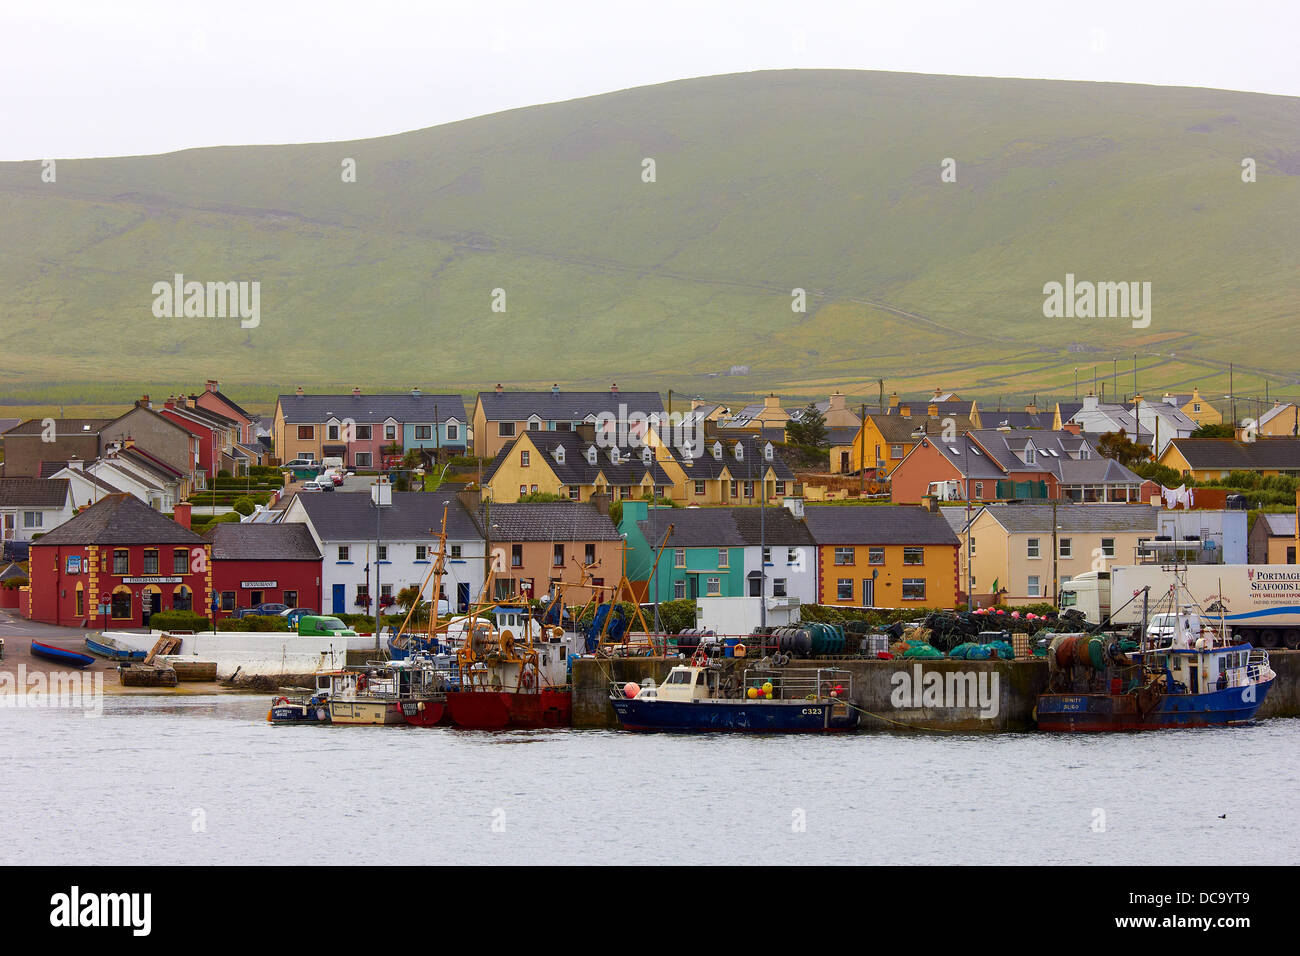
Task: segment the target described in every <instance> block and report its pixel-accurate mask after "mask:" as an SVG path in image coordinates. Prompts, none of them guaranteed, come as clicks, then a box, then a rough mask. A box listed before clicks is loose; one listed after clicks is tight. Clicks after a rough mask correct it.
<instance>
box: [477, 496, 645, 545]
mask: <svg viewBox="0 0 1300 956" xmlns="http://www.w3.org/2000/svg"><path fill="white" fill-rule="evenodd" d="M475 518H476V519H477V521H478V525H479V527H480V528H482V529H484V530H485V531H486V529H487V525H488V521H491V523H492V540H493V541H494V542H495V541H503V542H505V541H618V540H619V539H620V538H621V535H620V534H619V533H618V529H617V528H615V527H614V523H613V522H612V521H610V520H609V515H608V514H605V513H604V512H602V511H600V510H599V509H597V508H596V506H595V505H591V504H587V503H585V502H577V501H545V502H535V503H532V504H493V505H492V506H491V507H490V508H488V509H486V510H485V509H483V508H480V509H479V511H478V513H477V514H476V515H475Z"/></svg>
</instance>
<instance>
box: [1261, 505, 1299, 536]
mask: <svg viewBox="0 0 1300 956" xmlns="http://www.w3.org/2000/svg"><path fill="white" fill-rule="evenodd" d="M1259 517H1260V519H1261V520H1263V522H1264V527H1265V529H1266V530H1267V531H1268V533H1269V534H1270V535H1281V536H1283V537H1287V538H1294V537H1295V514H1294V513H1289V514H1288V513H1280V512H1279V513H1276V514H1275V513H1273V512H1268V511H1266V512H1263V513H1262V514H1260V516H1259Z"/></svg>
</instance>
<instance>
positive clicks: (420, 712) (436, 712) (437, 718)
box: [402, 699, 451, 727]
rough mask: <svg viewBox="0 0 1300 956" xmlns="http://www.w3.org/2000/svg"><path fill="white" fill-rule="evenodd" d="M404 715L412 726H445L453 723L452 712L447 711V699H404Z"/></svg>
mask: <svg viewBox="0 0 1300 956" xmlns="http://www.w3.org/2000/svg"><path fill="white" fill-rule="evenodd" d="M402 716H403V717H405V718H406V722H407V723H408V724H410V725H411V726H412V727H445V726H449V725H450V724H451V714H450V713H448V711H447V701H446V700H445V699H441V700H406V701H402Z"/></svg>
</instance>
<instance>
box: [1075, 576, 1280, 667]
mask: <svg viewBox="0 0 1300 956" xmlns="http://www.w3.org/2000/svg"><path fill="white" fill-rule="evenodd" d="M1176 584H1177V585H1178V587H1177V591H1176V593H1175V595H1174V599H1173V601H1172V602H1171V601H1170V598H1169V595H1170V589H1171V588H1174V587H1175V585H1176ZM1144 587H1149V588H1150V591H1149V592H1148V597H1147V602H1146V609H1147V612H1148V613H1149V614H1154V613H1156V612H1157V610H1161V611H1166V612H1169V611H1174V612H1177V611H1179V610H1181V609H1183V608H1184V607H1185V606H1186V605H1188V604H1189V603H1192V602H1194V603H1195V604H1197V605H1199V607H1200V609H1201V610H1202V611H1204V612H1205V613H1204V617H1205V620H1206V622H1207V623H1211V624H1215V625H1217V623H1218V620H1219V611H1218V609H1217V602H1219V601H1222V603H1223V623H1224V625H1225V626H1226V627H1227V629H1228V630H1229V632H1230V634H1231V636H1232V637H1233V638H1234V639H1237V640H1243V641H1249V642H1250V643H1251V644H1254V645H1255V646H1256V647H1265V648H1277V647H1283V646H1285V647H1289V648H1291V649H1293V650H1294V649H1295V648H1300V565H1294V564H1189V565H1184V566H1177V567H1173V566H1169V565H1158V564H1138V565H1121V566H1116V567H1112V568H1111V569H1110V570H1109V571H1089V572H1087V573H1086V574H1080V575H1078V576H1077V577H1074V578H1071V579H1070V580H1069V581H1066V582H1065V583H1064V584H1063V585H1061V594H1060V601H1059V606H1060V608H1061V610H1065V609H1066V608H1070V607H1073V608H1077V609H1078V610H1079V611H1081V612H1083V614H1084V615H1085V616H1086V617H1087V618H1088V620H1089V621H1091V622H1093V623H1097V624H1103V623H1108V624H1110V625H1113V626H1115V627H1127V626H1130V625H1134V624H1141V623H1142V598H1141V596H1140V595H1141V591H1142V589H1143V588H1144ZM1212 607H1213V608H1214V609H1213V610H1212V609H1211V608H1212Z"/></svg>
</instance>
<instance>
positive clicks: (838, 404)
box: [827, 392, 848, 412]
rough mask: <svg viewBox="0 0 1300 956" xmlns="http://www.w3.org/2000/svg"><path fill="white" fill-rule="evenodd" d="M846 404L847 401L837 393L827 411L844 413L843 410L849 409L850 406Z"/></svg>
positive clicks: (832, 397)
mask: <svg viewBox="0 0 1300 956" xmlns="http://www.w3.org/2000/svg"><path fill="white" fill-rule="evenodd" d="M845 402H846V399H845V398H844V396H843V395H841V394H840V393H839V392H836V393H835V394H834V395H832V396H831V403H830V407H829V408H828V409H827V410H828V411H832V412H838V411H842V410H843V409H845V408H847V407H848V405H846V404H845Z"/></svg>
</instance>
